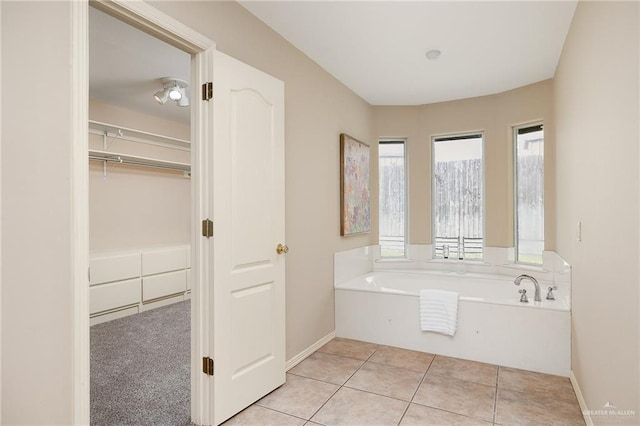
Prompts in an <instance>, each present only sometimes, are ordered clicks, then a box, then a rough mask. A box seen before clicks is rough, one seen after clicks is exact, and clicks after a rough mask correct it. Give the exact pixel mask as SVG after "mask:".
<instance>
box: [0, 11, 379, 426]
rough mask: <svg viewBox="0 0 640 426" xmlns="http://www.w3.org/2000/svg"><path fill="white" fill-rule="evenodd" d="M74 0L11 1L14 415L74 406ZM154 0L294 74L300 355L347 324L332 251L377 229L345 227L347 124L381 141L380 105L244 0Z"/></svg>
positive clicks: (8, 309) (5, 195) (294, 305)
mask: <svg viewBox="0 0 640 426" xmlns="http://www.w3.org/2000/svg"><path fill="white" fill-rule="evenodd" d="M70 4H71V3H70V2H46V3H34V2H15V3H13V2H4V1H3V2H0V7H2V67H3V68H2V88H3V93H2V103H3V108H2V122H3V128H2V142H3V153H2V154H3V155H2V206H3V216H2V265H3V269H2V293H3V298H2V349H3V354H2V366H3V368H2V372H3V375H2V390H3V392H2V407H3V411H2V423H4V424H12V423H27V424H44V423H46V424H70V423H71V420H72V415H73V414H72V410H73V388H72V377H73V365H74V362H78V361H77V360H76V361H74V359H73V353H72V347H73V345H72V343H73V320H72V312H73V305H72V301H73V292H72V290H73V289H72V282H73V280H72V275H71V264H72V262H71V259H72V246H71V238H72V231H71V223H70V220H71V219H70V218H71V217H72V215H71V208H72V207H71V206H72V204H71V202H72V200H71V185H70V170H71V164H70V161H71V160H70V159H71V155H70V151H71V126H70V123H71V113H70V104H71V102H70V93H71V88H70V65H69V64H70V63H71V60H70V58H71V53H70V50H71V25H70V24H71V13H70ZM155 5H156V6H157V7H158V8H160V9H162V10H164V11H166V12H168V13H169V14H170V15H172V16H173V17H175V18H177V19H179V20H181V21H182V22H184V23H185V24H187V25H189V26H191V27H192V28H194V29H195V30H197V31H199V32H201V33H202V34H204V35H206V36H208V37H209V38H211V39H213V40H215V41H216V42H217V43H218V47H219V49H220V50H221V51H223V52H225V53H228V54H230V55H232V56H234V57H236V58H238V59H240V60H242V61H244V62H246V63H248V64H250V65H253V66H255V67H257V68H260V69H262V70H264V71H266V72H267V73H269V74H272V75H274V76H275V77H277V78H279V79H281V80H283V81H284V82H285V85H286V89H285V90H286V99H285V100H286V128H285V137H286V191H287V196H286V215H287V219H286V220H287V228H286V232H287V241H286V242H287V244H288V245H289V247H290V249H291V251H290V252H289V254H288V255H287V357H288V358H291V357H292V356H294V355H296V354H298V353H299V352H300V351H302V350H304V349H305V348H307V347H308V346H310V345H311V344H313V343H314V342H315V341H317V340H318V339H320V338H322V337H324V336H326V335H327V334H329V333H331V332H332V331H333V330H334V312H333V310H334V303H333V283H332V281H333V272H332V271H333V253H334V252H335V251H339V250H344V249H348V248H353V247H358V246H363V245H367V244H370V243H372V242H374V241H375V240H374V237H375V234H371V235H361V236H356V237H351V238H341V237H340V236H339V229H340V224H339V188H340V185H339V134H340V133H341V132H347V133H349V134H351V135H352V136H353V137H355V138H358V139H360V140H362V141H365V142H371V133H370V130H371V128H372V113H371V108H370V106H369V105H368V104H367V103H366V102H364V101H363V100H362V99H360V98H359V97H358V96H356V95H355V94H354V93H353V92H351V91H350V90H348V89H346V88H345V87H344V86H343V85H342V84H340V83H339V82H338V81H337V80H335V79H334V78H333V77H331V76H330V75H329V74H327V73H326V72H325V71H323V70H322V69H321V68H320V67H318V66H317V65H316V64H315V63H313V62H312V61H311V60H310V59H309V58H307V57H306V56H305V55H304V54H302V53H301V52H299V51H297V50H296V49H294V48H293V47H292V46H291V45H290V44H289V43H287V42H286V41H284V40H283V39H282V38H281V37H280V36H278V35H277V34H276V33H274V32H273V31H271V30H270V29H268V28H267V27H266V26H265V25H264V24H262V23H261V22H259V21H258V20H257V19H256V18H254V17H253V16H252V15H250V14H249V13H248V12H246V11H245V9H243V8H242V7H241V6H239V5H238V4H236V3H228V2H193V3H187V2H177V3H171V2H158V3H156V4H155ZM35 52H37V53H35ZM7 64H11V66H8V65H7ZM43 94H46V95H47V96H42V95H43ZM7 106H10V107H11V108H8V107H7ZM132 127H134V126H132ZM373 207H374V211H375V206H373ZM42 357H45V358H46V367H45V369H44V370H43V369H39V368H34V367H33V366H35V365H41V360H42ZM34 407H37V409H34Z"/></svg>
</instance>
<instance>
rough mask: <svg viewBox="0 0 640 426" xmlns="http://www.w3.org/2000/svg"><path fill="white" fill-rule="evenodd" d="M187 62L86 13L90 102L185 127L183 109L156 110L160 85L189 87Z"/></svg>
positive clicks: (141, 36)
mask: <svg viewBox="0 0 640 426" xmlns="http://www.w3.org/2000/svg"><path fill="white" fill-rule="evenodd" d="M190 64H191V57H190V56H189V54H188V53H185V52H183V51H181V50H179V49H177V48H175V47H173V46H171V45H169V44H167V43H165V42H163V41H160V40H158V39H157V38H154V37H151V36H150V35H148V34H146V33H144V32H142V31H140V30H138V29H136V28H133V27H132V26H130V25H127V24H125V23H123V22H121V21H119V20H117V19H115V18H113V17H111V16H109V15H107V14H105V13H103V12H100V11H98V10H96V9H94V8H92V7H90V8H89V97H91V98H93V99H96V100H99V101H101V102H105V103H108V104H113V105H118V106H122V107H126V108H129V109H133V110H136V111H140V112H144V113H146V114H151V115H155V116H159V117H163V118H166V119H170V120H174V121H179V122H183V123H188V122H189V119H190V118H189V110H190V108H188V107H179V106H177V105H176V104H175V102H167V103H166V104H165V105H160V104H159V103H158V102H156V101H155V99H153V94H154V93H156V92H157V91H158V90H160V89H162V84H161V83H160V79H161V78H163V77H178V78H181V79H183V80H185V81H187V82H189V81H190V76H191V74H190V69H191V65H190Z"/></svg>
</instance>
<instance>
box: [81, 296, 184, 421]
mask: <svg viewBox="0 0 640 426" xmlns="http://www.w3.org/2000/svg"><path fill="white" fill-rule="evenodd" d="M190 308H191V304H190V302H189V301H186V302H180V303H175V304H173V305H169V306H165V307H162V308H158V309H153V310H150V311H147V312H143V313H141V314H137V315H132V316H128V317H125V318H121V319H117V320H114V321H109V322H106V323H102V324H98V325H94V326H93V327H91V424H92V425H190V424H191V421H190V417H191V416H190V410H191V408H190V406H191V388H190V374H191V372H190V361H189V358H190V352H191V349H190V343H191V342H190V340H191V336H190V335H191V332H190V329H191V315H190Z"/></svg>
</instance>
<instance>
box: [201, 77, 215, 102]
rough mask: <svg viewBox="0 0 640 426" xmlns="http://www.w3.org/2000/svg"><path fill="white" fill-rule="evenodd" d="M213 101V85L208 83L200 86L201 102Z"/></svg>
mask: <svg viewBox="0 0 640 426" xmlns="http://www.w3.org/2000/svg"><path fill="white" fill-rule="evenodd" d="M211 99H213V83H212V82H210V81H208V82H206V83H203V84H202V100H203V101H210V100H211Z"/></svg>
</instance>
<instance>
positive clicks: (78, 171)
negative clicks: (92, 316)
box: [70, 0, 216, 424]
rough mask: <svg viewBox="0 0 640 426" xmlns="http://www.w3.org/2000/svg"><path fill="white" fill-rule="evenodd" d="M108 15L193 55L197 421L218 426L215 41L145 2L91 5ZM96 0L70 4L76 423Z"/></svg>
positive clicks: (86, 336) (85, 301) (79, 415)
mask: <svg viewBox="0 0 640 426" xmlns="http://www.w3.org/2000/svg"><path fill="white" fill-rule="evenodd" d="M91 6H93V7H95V8H97V9H99V10H101V11H103V12H106V13H108V14H110V15H112V16H114V17H116V18H118V19H120V20H122V21H124V22H126V23H128V24H129V25H132V26H133V27H136V28H138V29H140V30H142V31H145V32H146V33H148V34H150V35H152V36H154V37H156V38H158V39H160V40H163V41H165V42H167V43H169V44H171V45H173V46H175V47H177V48H179V49H181V50H183V51H185V52H187V53H189V54H190V55H191V81H192V84H191V90H192V92H191V99H198V101H197V102H192V103H191V179H192V181H191V221H192V223H191V229H192V231H191V247H192V256H191V258H192V274H193V277H194V278H193V280H194V281H193V285H192V290H191V291H192V300H191V420H192V421H193V422H195V423H196V424H210V423H211V417H212V416H211V414H212V413H211V410H212V406H211V401H212V395H210V386H209V376H206V375H205V374H202V373H201V371H200V363H201V361H200V360H201V356H202V355H203V354H207V353H208V352H209V347H210V338H209V336H211V327H210V325H211V321H210V318H211V315H212V312H210V303H209V299H210V297H211V296H210V293H209V286H208V283H209V280H210V277H211V276H212V275H210V271H211V259H212V257H213V256H212V254H213V253H212V247H211V245H210V244H209V240H207V239H205V238H203V237H202V236H201V235H200V232H199V226H197V225H198V224H199V223H200V221H201V220H202V219H204V218H207V217H208V215H209V212H210V206H211V202H212V200H213V194H212V185H211V184H210V182H211V176H212V172H213V171H212V170H210V166H209V165H210V164H212V162H211V161H210V160H211V156H212V147H213V105H212V103H210V102H204V101H200V98H201V97H200V96H199V93H198V90H199V87H200V84H201V83H203V82H206V81H213V53H214V51H215V48H216V44H215V42H214V41H212V40H210V39H209V38H207V37H205V36H203V35H202V34H200V33H198V32H196V31H195V30H193V29H191V28H189V27H188V26H186V25H184V24H182V23H181V22H179V21H177V20H175V19H174V18H172V17H170V16H169V15H167V14H165V13H164V12H161V11H159V10H158V9H156V8H154V7H153V6H151V5H149V4H147V3H145V2H142V1H136V2H131V1H126V0H91ZM88 8H89V0H78V1H73V2H71V26H72V28H71V33H72V37H71V38H72V39H71V42H72V46H71V48H72V52H71V55H72V67H71V84H72V94H71V105H70V106H71V111H72V123H71V126H72V141H71V144H72V171H71V186H72V206H71V209H72V217H71V222H72V226H73V238H72V246H73V249H72V273H73V302H74V312H73V423H74V424H89V421H90V400H89V393H90V365H89V356H90V352H89V349H90V333H89V327H90V325H89V286H88V277H87V274H88V271H89V185H88V182H89V169H88V161H87V158H88V153H89V151H88V127H87V126H88V124H87V123H88V119H89V114H88V113H89V15H88V10H89V9H88Z"/></svg>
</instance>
